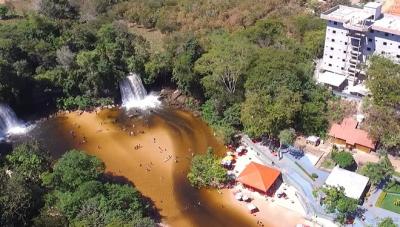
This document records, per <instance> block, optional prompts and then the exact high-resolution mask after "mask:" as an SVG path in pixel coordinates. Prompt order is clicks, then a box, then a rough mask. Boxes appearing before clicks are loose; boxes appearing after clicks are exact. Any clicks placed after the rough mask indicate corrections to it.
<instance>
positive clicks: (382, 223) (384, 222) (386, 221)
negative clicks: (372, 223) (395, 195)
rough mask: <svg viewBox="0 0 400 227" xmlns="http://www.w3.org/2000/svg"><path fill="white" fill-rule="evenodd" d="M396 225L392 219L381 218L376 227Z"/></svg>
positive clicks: (392, 226) (394, 226)
mask: <svg viewBox="0 0 400 227" xmlns="http://www.w3.org/2000/svg"><path fill="white" fill-rule="evenodd" d="M396 226H397V225H396V224H395V223H394V222H393V219H391V218H389V217H387V218H383V219H382V220H381V221H380V222H379V223H378V227H396Z"/></svg>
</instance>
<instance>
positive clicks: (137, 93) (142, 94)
mask: <svg viewBox="0 0 400 227" xmlns="http://www.w3.org/2000/svg"><path fill="white" fill-rule="evenodd" d="M119 87H120V90H121V98H122V106H123V107H125V108H126V109H131V108H136V109H141V110H145V109H149V108H157V107H159V106H160V104H161V102H160V100H158V96H156V95H153V94H149V95H148V94H147V91H146V89H145V88H144V86H143V83H142V80H141V79H140V76H139V75H137V74H135V73H130V74H129V75H128V76H127V77H126V78H125V79H124V80H122V81H121V82H120V84H119Z"/></svg>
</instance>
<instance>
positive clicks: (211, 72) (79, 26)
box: [0, 0, 331, 140]
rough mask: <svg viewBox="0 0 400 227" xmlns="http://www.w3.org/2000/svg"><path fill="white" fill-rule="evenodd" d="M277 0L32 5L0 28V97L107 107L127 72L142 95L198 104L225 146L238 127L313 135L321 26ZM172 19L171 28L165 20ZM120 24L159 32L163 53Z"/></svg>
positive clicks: (318, 107)
mask: <svg viewBox="0 0 400 227" xmlns="http://www.w3.org/2000/svg"><path fill="white" fill-rule="evenodd" d="M278 2H280V1H265V4H260V3H257V4H255V3H254V2H253V1H216V2H215V1H204V2H202V1H200V2H198V1H141V2H137V1H121V2H118V1H88V2H86V1H83V2H79V1H76V2H74V1H66V0H64V1H53V0H43V1H40V4H38V7H37V8H38V9H37V11H36V12H29V13H28V14H27V15H25V16H23V17H21V18H18V19H12V20H11V19H10V20H5V21H3V22H4V23H2V24H1V27H0V43H1V48H0V51H1V53H0V56H1V72H2V73H1V82H2V86H1V88H0V93H1V98H2V100H3V101H4V102H7V103H10V104H11V105H12V106H14V107H16V108H17V109H31V108H32V107H34V106H35V107H38V106H49V107H52V106H56V107H58V108H64V109H74V108H85V107H88V106H93V105H101V104H108V103H111V102H113V101H118V100H119V88H118V83H119V81H120V80H121V79H122V78H124V77H125V76H126V75H127V74H128V73H129V72H136V73H138V74H140V75H141V76H142V78H143V81H144V82H145V83H146V84H147V86H149V87H151V86H153V85H154V84H157V83H160V81H161V82H162V81H171V82H172V83H173V84H175V86H177V87H178V88H179V89H181V90H182V91H183V92H185V93H187V94H189V95H192V96H193V97H196V98H197V99H200V100H202V103H204V104H203V105H202V106H200V107H198V108H199V109H201V110H202V112H203V113H204V114H203V115H204V118H205V120H206V121H207V122H209V123H210V124H211V125H212V126H213V127H214V128H215V129H216V131H217V132H218V134H219V135H221V137H222V138H225V139H226V140H228V139H229V137H230V135H231V134H232V133H233V132H234V131H235V130H236V129H242V128H243V129H244V130H245V131H247V132H248V133H250V134H251V135H253V136H260V135H261V134H262V133H269V134H271V135H277V133H278V132H279V131H280V130H282V129H285V128H289V127H293V128H296V129H297V130H299V131H303V132H304V133H307V134H319V135H322V134H323V133H324V132H325V130H326V128H327V126H328V116H327V114H326V113H327V107H328V106H327V101H328V100H329V99H330V98H331V97H330V95H329V93H328V92H326V90H325V89H323V88H321V87H319V86H317V85H315V83H314V81H313V79H312V76H313V69H314V65H313V59H315V58H316V57H319V56H321V52H322V50H323V48H322V43H323V39H324V23H323V21H321V20H320V19H319V18H318V17H316V16H314V15H313V14H312V13H310V12H308V11H307V10H306V8H305V7H304V6H302V4H303V3H302V2H297V1H287V2H286V3H287V4H281V3H280V4H278ZM228 3H229V4H228ZM261 6H262V7H261ZM167 11H168V12H171V13H168V14H167V13H166V12H167ZM175 11H176V12H177V15H175V16H177V17H179V18H181V19H179V20H172V21H175V22H176V23H178V24H179V26H178V25H177V26H173V25H172V24H171V20H167V19H168V18H166V17H167V15H168V17H169V16H171V17H175V16H174V14H173V13H172V12H175ZM234 12H240V13H234ZM245 12H251V13H245ZM226 13H228V14H227V15H229V17H228V16H227V15H225V14H226ZM179 15H184V16H182V17H181V16H179ZM232 18H236V19H235V20H233V19H232ZM229 21H231V22H229ZM128 23H136V24H141V25H143V26H145V27H150V28H156V29H159V30H161V31H162V32H164V33H165V37H164V38H163V39H162V40H159V42H162V48H160V49H158V50H154V49H153V48H151V47H150V44H149V42H148V41H146V40H145V39H144V38H142V37H141V36H140V35H136V34H135V33H133V32H131V30H129V28H128V27H127V26H126V24H128ZM161 24H162V25H163V26H164V27H165V26H166V27H174V28H173V29H165V28H161V27H159V26H161ZM192 25H196V26H192ZM197 26H199V27H197ZM200 27H201V29H200ZM260 104H263V105H260Z"/></svg>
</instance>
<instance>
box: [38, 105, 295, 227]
mask: <svg viewBox="0 0 400 227" xmlns="http://www.w3.org/2000/svg"><path fill="white" fill-rule="evenodd" d="M32 135H33V136H34V137H35V138H37V139H39V140H40V142H41V143H42V144H44V145H45V146H46V147H47V148H48V150H49V151H51V153H52V155H53V156H54V157H55V158H58V157H60V156H61V155H62V154H63V153H64V152H65V151H66V150H68V149H72V148H74V149H82V150H84V151H85V152H87V153H88V154H91V155H95V156H97V157H99V158H100V159H101V160H103V161H104V163H105V164H106V171H107V172H108V174H109V175H110V176H113V177H114V178H115V179H119V180H123V181H126V180H127V181H130V182H133V184H134V186H135V187H136V188H137V189H138V190H139V191H140V192H141V193H142V194H143V195H144V196H145V197H147V198H149V199H150V200H152V202H153V203H154V205H155V206H156V208H157V209H158V213H159V215H160V217H161V220H162V223H163V224H165V225H169V226H257V221H258V220H260V218H261V219H263V223H264V226H291V225H288V224H289V223H290V224H292V223H295V222H296V221H297V217H296V220H294V221H293V222H288V220H293V218H289V217H293V215H292V213H291V212H288V211H287V210H286V209H283V208H281V207H271V206H269V207H268V208H266V209H265V210H266V211H267V213H265V215H263V216H262V217H257V216H256V217H255V216H252V215H250V214H249V213H248V212H247V210H246V208H245V207H242V206H240V204H238V203H237V201H235V200H234V199H233V198H232V195H231V193H229V191H228V190H222V193H218V192H217V191H216V190H196V189H194V188H192V187H191V186H190V185H189V183H188V181H187V179H186V175H187V172H188V168H189V165H190V161H191V158H192V155H194V154H196V153H202V152H205V151H206V149H207V147H208V146H211V147H213V148H214V149H215V150H216V152H217V153H219V154H223V153H224V152H225V148H224V146H223V145H222V144H220V143H218V142H217V141H216V139H215V138H214V137H213V135H212V132H211V131H210V129H209V128H208V127H207V125H206V124H205V123H204V122H202V121H201V120H200V119H199V118H196V117H194V116H193V115H192V114H191V113H188V112H183V111H172V110H159V111H155V112H153V113H151V114H148V115H142V116H141V117H139V116H137V117H133V115H132V114H129V113H128V114H124V113H123V111H119V110H116V109H114V110H110V109H104V110H101V111H100V110H99V111H93V112H82V111H76V112H69V113H59V114H57V116H54V117H53V118H51V119H49V120H47V121H43V122H41V123H38V125H37V127H36V128H35V130H34V132H32ZM279 216H285V217H286V218H285V220H281V221H279V222H277V221H276V220H277V219H280V218H278V217H279Z"/></svg>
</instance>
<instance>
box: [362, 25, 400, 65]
mask: <svg viewBox="0 0 400 227" xmlns="http://www.w3.org/2000/svg"><path fill="white" fill-rule="evenodd" d="M364 52H365V54H366V55H369V56H370V55H372V54H379V55H383V56H385V57H388V58H390V59H392V60H394V61H396V62H398V63H400V36H399V35H394V34H390V33H386V32H381V31H374V30H371V31H370V32H368V33H367V39H366V47H365V48H364Z"/></svg>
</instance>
